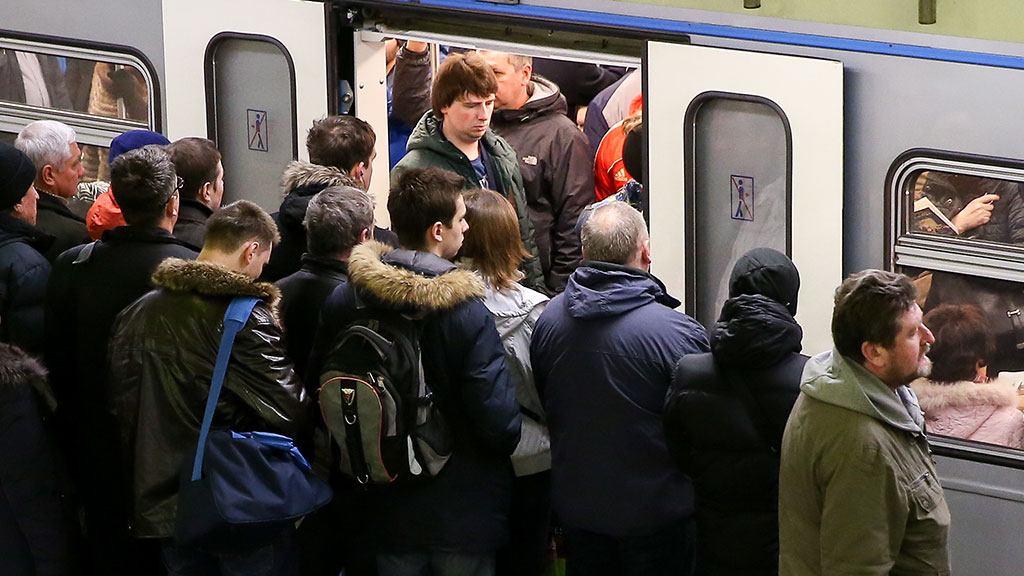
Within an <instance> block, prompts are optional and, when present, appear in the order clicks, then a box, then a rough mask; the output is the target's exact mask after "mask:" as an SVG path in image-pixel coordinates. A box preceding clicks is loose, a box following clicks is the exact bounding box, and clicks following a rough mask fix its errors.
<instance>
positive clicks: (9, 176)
mask: <svg viewBox="0 0 1024 576" xmlns="http://www.w3.org/2000/svg"><path fill="white" fill-rule="evenodd" d="M35 179H36V167H35V165H34V164H32V161H31V160H29V159H28V156H25V153H24V152H22V151H21V150H18V149H17V148H15V147H14V146H11V145H9V144H4V143H3V142H0V210H8V209H10V208H11V207H13V206H14V205H15V204H17V203H18V202H21V199H22V198H24V197H25V193H26V192H28V187H29V186H31V185H32V182H33V181H35Z"/></svg>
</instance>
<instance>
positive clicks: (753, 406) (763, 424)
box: [719, 367, 782, 458]
mask: <svg viewBox="0 0 1024 576" xmlns="http://www.w3.org/2000/svg"><path fill="white" fill-rule="evenodd" d="M719 370H721V371H722V373H723V374H725V379H726V381H728V382H729V384H730V385H731V386H732V389H733V390H734V391H735V392H736V395H737V396H739V399H740V402H742V403H743V406H744V407H745V408H746V409H747V414H749V415H750V419H751V420H752V421H753V422H754V427H755V428H757V431H758V432H759V433H760V434H761V440H762V441H763V442H764V443H765V444H767V445H768V450H769V451H771V453H772V454H773V455H775V457H776V458H778V457H779V452H780V451H781V450H782V446H781V444H778V443H776V442H773V441H771V440H770V438H772V436H773V431H772V427H771V425H770V422H769V421H768V415H767V414H766V413H765V410H764V409H763V408H762V407H761V406H759V405H758V402H757V400H756V399H755V398H754V395H753V394H752V393H751V392H750V389H749V388H747V386H746V384H744V383H743V382H742V381H741V380H740V378H739V375H738V374H736V371H734V370H728V369H725V368H721V367H720V368H719Z"/></svg>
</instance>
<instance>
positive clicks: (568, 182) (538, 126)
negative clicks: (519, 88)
mask: <svg viewBox="0 0 1024 576" xmlns="http://www.w3.org/2000/svg"><path fill="white" fill-rule="evenodd" d="M532 86H533V93H532V96H531V97H530V100H529V101H528V102H527V103H526V104H525V105H523V107H522V108H518V109H516V110H509V109H503V110H495V111H494V115H493V116H492V117H491V127H492V128H493V129H494V131H495V132H497V133H498V134H499V135H500V136H501V137H502V138H504V139H505V140H507V141H508V143H509V144H510V145H511V146H512V147H513V148H515V151H516V157H517V158H518V159H519V172H520V173H521V174H522V176H523V187H524V188H525V190H526V206H527V209H528V210H529V213H530V220H532V221H533V226H534V237H535V238H536V241H537V251H538V252H539V256H540V263H541V269H542V270H543V271H544V282H545V284H546V285H547V287H548V289H549V290H550V291H551V292H553V293H555V292H561V291H562V290H564V289H565V283H566V282H568V281H569V275H570V274H572V271H573V270H575V269H576V265H577V264H578V263H579V260H580V257H581V252H580V238H579V234H577V233H576V231H575V227H576V220H577V219H578V218H579V216H580V213H581V212H583V209H584V208H585V207H586V206H587V204H590V203H591V202H593V200H594V159H593V156H592V155H591V153H590V148H589V145H588V144H587V138H586V137H585V136H584V135H583V133H582V132H580V130H579V129H578V128H577V127H576V124H575V123H574V122H573V121H572V120H569V119H568V118H566V116H565V111H566V104H565V98H564V97H562V94H561V93H560V92H559V91H558V86H556V85H555V84H553V83H551V82H549V81H548V80H545V79H544V78H541V77H539V76H534V78H533V83H532Z"/></svg>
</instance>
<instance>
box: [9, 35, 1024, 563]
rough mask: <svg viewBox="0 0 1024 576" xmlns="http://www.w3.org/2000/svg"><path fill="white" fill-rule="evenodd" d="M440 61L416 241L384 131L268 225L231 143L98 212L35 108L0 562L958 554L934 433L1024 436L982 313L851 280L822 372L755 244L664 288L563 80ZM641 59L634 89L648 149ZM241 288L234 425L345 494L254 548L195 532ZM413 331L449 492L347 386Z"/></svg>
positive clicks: (904, 288) (21, 228) (415, 69)
mask: <svg viewBox="0 0 1024 576" xmlns="http://www.w3.org/2000/svg"><path fill="white" fill-rule="evenodd" d="M424 50H425V47H424V46H422V45H419V44H417V43H413V42H410V43H407V44H405V45H403V46H400V47H398V48H397V52H396V56H395V59H396V64H395V66H396V70H397V69H400V73H401V74H402V75H403V76H402V78H418V80H416V81H415V82H414V83H413V84H402V83H396V87H395V91H396V94H395V107H396V109H401V110H404V111H406V112H408V111H409V110H417V105H418V106H420V108H419V109H418V110H419V111H418V112H416V114H419V117H418V120H416V122H415V123H414V125H413V126H412V127H411V132H410V135H409V139H408V153H407V154H406V155H405V156H404V158H402V159H401V160H400V161H398V162H397V164H396V165H395V166H394V168H393V169H392V170H391V173H390V174H389V178H390V194H389V196H388V201H387V209H388V212H389V215H390V221H391V227H390V230H386V229H383V228H380V227H378V226H377V225H376V223H375V221H374V200H373V198H372V197H371V196H370V195H369V194H368V193H367V192H366V190H367V188H368V187H369V185H370V181H371V178H372V177H373V173H372V162H373V158H374V156H375V154H376V152H375V145H376V137H375V134H374V132H373V130H372V128H371V127H370V126H369V125H368V124H366V123H365V122H363V121H361V120H359V119H357V118H354V117H352V116H332V117H328V118H325V119H322V120H320V121H317V122H316V123H315V124H314V125H313V126H312V127H311V129H310V130H309V134H308V137H307V148H308V152H309V158H310V161H309V162H294V163H292V164H291V165H289V166H288V167H287V169H286V170H285V172H284V174H283V178H282V180H283V188H284V190H283V191H284V197H283V201H282V203H281V206H280V209H279V210H278V211H277V212H275V213H274V214H272V215H271V214H268V213H267V212H266V211H264V210H263V209H262V208H260V207H259V206H257V205H255V204H253V203H251V202H248V201H246V200H238V201H235V202H232V203H230V204H228V205H226V206H222V205H221V204H222V199H223V195H224V179H225V171H224V166H223V165H222V163H221V159H220V154H219V153H218V151H217V150H216V148H215V147H214V145H213V143H212V142H210V141H208V140H205V139H201V138H183V139H180V140H177V141H175V142H168V141H167V140H166V139H165V138H163V137H162V136H160V135H159V134H155V133H152V132H148V131H134V132H128V133H125V134H124V135H122V136H120V137H118V138H117V139H115V140H114V142H113V143H112V145H111V148H110V151H111V152H110V158H109V162H110V182H109V190H108V191H107V192H106V193H104V194H103V195H101V196H100V197H99V198H97V199H96V200H95V202H94V203H93V205H92V207H91V208H90V210H89V213H88V215H87V218H81V217H80V216H78V215H76V214H74V213H73V212H71V211H70V210H69V209H68V206H67V204H68V199H69V198H71V197H72V196H73V195H74V194H75V191H76V189H77V185H78V183H79V179H80V178H81V175H82V168H81V160H80V156H81V154H80V151H79V149H78V145H77V143H76V136H75V133H74V131H73V130H71V129H70V128H69V127H67V126H65V125H63V124H60V123H57V122H53V121H38V122H34V123H32V124H30V125H28V126H26V127H25V128H24V129H23V130H22V131H21V133H20V134H19V136H18V139H17V140H16V142H15V145H14V146H13V147H11V146H8V145H5V144H0V271H2V275H0V278H2V279H3V282H2V283H0V342H2V344H0V356H2V361H0V459H2V460H3V462H4V466H3V467H2V470H0V488H2V490H0V535H2V537H0V556H2V557H3V558H4V560H3V563H4V564H5V566H6V567H5V569H4V573H10V574H77V573H87V574H122V573H124V574H129V573H130V574H169V575H192V574H274V575H277V574H303V575H317V576H320V575H323V576H328V575H330V576H337V575H338V574H342V573H343V574H346V575H349V576H352V575H373V574H380V575H381V576H405V575H409V576H412V575H428V574H433V575H438V576H441V575H459V576H473V575H480V576H485V575H493V574H500V575H515V576H537V575H540V574H543V573H544V572H545V571H546V570H550V569H551V564H552V551H551V543H552V536H551V535H552V533H553V530H554V529H555V527H556V526H557V528H558V530H559V533H560V534H564V538H560V543H559V546H557V547H556V550H555V553H556V554H558V555H559V556H562V557H564V558H565V569H566V570H567V573H568V574H571V575H588V576H592V575H603V574H608V575H613V574H644V575H654V576H657V575H684V574H777V573H781V574H793V575H803V574H808V575H810V574H818V575H821V574H838V573H848V574H854V573H856V574H888V573H894V574H896V573H913V574H923V573H928V574H948V573H949V556H948V541H947V540H948V529H949V524H950V517H949V511H948V508H947V506H946V503H945V500H944V498H943V493H942V488H941V486H940V485H939V482H938V478H937V476H936V473H935V468H934V464H933V462H932V459H931V455H930V452H929V450H928V441H927V438H926V435H925V432H926V429H927V430H928V431H932V432H937V433H941V434H947V435H956V436H963V437H968V438H976V439H980V440H982V441H988V442H997V443H1003V444H1007V445H1011V446H1018V447H1019V446H1020V445H1021V443H1022V441H1024V440H1022V438H1024V417H1022V416H1021V412H1020V411H1019V410H1018V409H1017V407H1016V389H1015V388H1014V387H1013V386H1012V385H1011V384H1009V383H1007V382H1003V381H1001V380H998V379H997V380H994V381H991V382H989V380H988V377H987V374H986V372H985V359H986V357H987V355H988V354H990V352H991V351H990V348H991V344H990V341H991V338H990V337H988V336H986V326H985V324H984V318H983V315H981V314H979V313H977V311H974V310H971V309H970V308H969V307H939V308H936V309H935V310H932V311H930V312H929V314H928V315H924V316H923V315H922V311H921V309H920V308H919V306H918V301H917V300H918V299H917V291H916V288H915V286H914V284H913V283H912V282H911V281H910V280H909V279H908V278H907V277H905V276H903V275H901V274H896V273H891V272H883V271H878V270H868V271H864V272H861V273H858V274H854V275H852V276H850V277H849V278H847V279H846V280H845V281H844V282H843V283H842V285H841V286H839V288H838V289H837V291H836V296H835V309H834V313H833V318H832V335H833V340H834V343H835V348H834V349H833V350H831V351H828V352H824V353H821V354H818V355H816V356H814V357H810V358H809V357H808V356H806V355H803V354H801V350H802V346H801V339H802V330H801V327H800V325H799V324H798V323H797V322H796V320H795V315H796V312H797V301H798V292H799V286H800V276H799V272H798V271H797V269H796V267H795V266H794V264H793V262H792V261H791V260H790V259H789V258H788V257H787V256H785V255H784V254H781V253H779V252H777V251H774V250H771V249H767V248H761V249H755V250H753V251H751V252H748V253H747V254H745V255H743V256H742V257H741V258H740V259H739V260H738V261H737V262H736V264H735V266H734V268H733V270H732V274H731V276H730V277H729V279H728V296H729V298H728V299H727V300H726V302H725V305H724V307H723V308H722V311H721V315H720V317H719V320H718V321H717V322H716V323H715V324H714V325H713V326H708V327H707V328H705V327H704V326H701V325H700V324H699V323H698V322H696V321H695V320H694V319H692V318H690V317H689V316H687V315H685V314H683V313H681V312H679V311H677V310H676V308H678V307H679V305H680V302H679V301H678V300H676V299H675V298H673V297H672V296H671V295H670V294H668V293H667V290H666V288H665V286H664V284H662V283H661V281H659V280H658V278H657V277H655V276H653V275H652V274H651V273H650V266H651V261H652V253H653V250H654V248H655V247H652V246H651V241H650V237H649V235H648V232H647V226H646V223H645V221H644V218H643V216H642V214H641V212H640V211H638V210H637V209H636V208H635V207H633V206H632V205H631V202H629V200H631V199H634V200H635V199H636V198H637V195H635V194H633V193H630V192H629V191H628V190H627V191H626V193H625V194H623V195H621V196H620V195H619V194H617V193H616V190H612V191H611V193H610V194H605V195H603V196H601V197H600V198H598V196H599V194H598V193H596V192H595V189H594V170H595V165H594V153H595V152H596V151H595V150H593V149H592V148H591V147H590V146H589V145H588V139H587V136H586V135H585V133H584V132H583V131H581V130H580V129H579V127H578V126H577V125H576V123H574V122H573V121H572V120H571V119H570V116H571V115H572V114H573V113H574V111H570V109H569V107H568V106H567V104H566V99H565V97H564V96H562V95H561V93H560V90H559V88H558V86H557V85H556V84H555V83H554V82H551V81H550V80H547V79H544V78H541V77H539V76H534V75H533V74H532V70H533V63H532V62H531V60H530V59H529V58H526V57H520V56H516V55H509V54H503V53H493V52H480V53H477V52H465V53H450V54H448V56H447V57H446V58H445V59H444V61H443V63H441V65H440V66H439V67H438V68H437V70H436V71H435V70H432V69H431V67H430V66H429V62H428V61H427V59H426V58H425V57H424V56H423V54H424ZM396 73H397V72H396ZM634 76H635V78H633V80H630V78H632V77H634ZM431 77H432V78H431ZM638 78H639V75H638V74H631V75H627V76H626V77H624V78H622V79H620V80H619V81H618V82H616V83H614V84H610V86H609V88H610V91H609V92H608V93H607V99H606V102H607V101H609V100H614V101H617V102H620V105H621V107H622V108H623V109H624V110H626V112H624V113H622V114H620V115H619V117H618V119H614V118H613V120H614V121H612V122H610V124H611V127H610V128H609V129H610V130H611V131H614V130H624V129H623V126H624V125H625V126H626V128H628V130H625V131H623V134H622V136H624V137H623V138H619V137H618V136H616V137H615V138H614V139H617V140H620V141H621V140H625V142H620V145H621V146H625V147H628V146H629V137H630V134H633V132H634V130H633V129H634V128H635V127H636V126H638V125H639V122H638V118H639V117H632V118H631V119H627V117H628V116H629V113H628V112H629V110H630V108H632V112H633V113H638V112H639V111H638V110H637V109H636V102H637V99H636V96H635V95H630V94H629V89H628V88H623V87H624V86H625V87H628V86H630V85H631V82H632V83H635V82H636V80H638ZM396 82H397V81H396ZM406 82H408V80H406ZM424 83H427V85H429V88H430V89H429V90H422V89H419V90H411V89H410V90H405V92H406V94H405V95H404V96H400V95H398V94H397V92H398V91H400V88H401V87H402V86H406V87H408V86H419V87H422V86H423V85H424ZM624 93H625V94H624ZM403 97H404V98H406V99H405V100H401V99H402V98H403ZM400 100H401V102H400ZM417 102H418V104H417ZM584 104H585V102H584ZM591 104H592V103H591ZM631 104H632V105H631ZM495 108H497V110H495ZM591 114H593V112H591V113H588V114H587V116H588V117H590V116H591ZM597 114H598V115H599V116H600V119H601V120H602V121H604V122H606V123H608V120H609V118H608V117H607V115H605V114H604V113H603V112H600V111H599V112H597ZM624 119H626V121H625V122H622V121H623V120H624ZM606 127H607V126H606ZM638 134H642V132H638ZM633 138H634V139H635V138H636V136H635V135H634V136H633ZM606 139H607V138H606ZM599 144H600V143H599ZM635 145H636V144H635V141H634V144H633V146H635ZM616 165H618V164H617V163H616ZM620 169H621V170H625V169H624V168H615V169H614V170H616V171H618V170H620ZM640 170H641V168H640V167H639V166H637V163H636V162H635V159H634V160H633V164H632V167H630V168H629V172H628V173H626V174H627V176H628V174H629V173H632V174H636V175H639V174H641V172H640ZM228 176H230V175H228ZM613 176H616V175H614V174H613ZM620 176H621V175H617V176H616V177H615V178H611V180H619V179H622V178H620ZM632 180H633V179H632V177H626V178H625V179H624V182H625V184H624V185H623V187H627V185H628V184H629V183H630V181H632ZM633 183H634V184H635V182H633ZM619 190H621V188H620V189H619ZM607 196H610V197H611V199H608V198H606V197H607ZM598 200H602V201H601V202H599V203H598V202H597V201H598ZM591 204H593V205H594V206H591V207H589V209H588V206H589V205H591ZM585 209H586V210H585ZM584 215H585V217H584ZM656 248H658V249H660V250H667V249H669V248H670V247H656ZM271 282H272V283H271ZM240 297H252V298H256V299H257V300H258V302H257V304H256V305H255V308H254V309H253V311H252V313H251V315H250V316H249V318H248V319H247V320H246V322H245V324H244V326H243V328H242V329H241V331H240V332H239V333H238V335H237V336H236V340H235V343H234V347H233V348H232V351H231V356H230V361H229V364H228V370H227V372H226V376H225V378H224V393H223V394H222V395H221V396H220V400H219V402H217V404H216V409H215V412H214V415H213V425H214V427H215V428H217V429H231V430H234V431H236V432H244V431H268V432H275V433H279V434H282V435H285V436H288V437H290V438H292V439H294V441H295V443H296V445H297V446H299V447H300V449H301V451H302V453H303V454H304V455H305V457H306V460H308V461H309V462H310V463H311V466H312V472H313V473H314V474H316V475H318V476H320V477H322V478H323V479H324V480H326V481H329V483H330V485H331V487H332V488H333V491H334V499H333V500H332V502H331V503H330V504H329V505H327V506H326V507H323V508H321V509H319V510H317V511H316V512H313V513H312V514H310V515H308V516H306V517H305V518H303V519H302V520H301V521H299V522H297V523H295V524H292V525H289V527H288V528H287V529H286V530H284V531H282V532H281V533H280V534H278V535H276V536H275V538H274V539H273V541H272V542H270V543H269V544H266V543H263V544H261V545H259V546H254V547H252V548H251V549H246V550H242V551H233V552H231V553H226V552H221V551H214V550H210V549H206V548H204V547H202V546H195V545H189V544H185V543H182V542H179V541H178V540H176V538H175V524H176V521H178V496H179V491H180V485H179V478H180V471H181V468H182V465H183V463H190V462H191V460H190V456H191V453H192V452H193V451H194V450H195V445H196V442H197V439H198V437H199V431H200V427H201V423H202V421H203V410H204V405H205V403H206V398H207V395H208V394H209V390H210V381H211V378H212V374H213V372H214V366H215V363H216V360H217V354H218V342H219V341H220V334H221V332H222V331H223V330H224V320H223V318H224V316H225V311H226V310H227V308H228V306H229V304H230V303H231V302H232V301H233V300H234V299H236V298H240ZM393 317H402V318H406V319H408V320H410V321H411V322H414V325H415V326H416V340H417V346H416V348H417V350H418V358H419V359H420V365H419V366H418V369H419V372H420V378H422V380H423V381H424V382H425V385H426V387H427V388H428V389H429V391H430V393H429V394H428V395H427V396H426V397H424V398H416V399H415V400H417V401H425V400H429V405H430V406H431V409H436V411H437V412H438V413H439V414H440V415H441V417H443V422H444V427H445V430H446V436H445V438H446V440H447V443H446V446H445V449H444V450H439V452H444V454H443V456H444V458H443V460H442V461H441V462H442V464H439V465H438V466H437V468H435V469H430V470H429V474H427V475H428V476H430V477H429V478H426V479H421V480H422V481H418V482H407V483H403V482H396V483H394V485H371V484H368V483H367V482H366V477H364V476H360V475H358V474H351V471H352V470H353V465H352V463H351V462H342V461H341V460H342V458H343V456H342V455H343V454H349V453H350V452H349V450H351V449H352V446H351V445H341V446H339V444H338V442H337V437H336V436H335V435H334V434H333V433H332V432H331V430H334V429H335V428H332V426H331V425H330V424H329V423H327V422H325V419H326V418H328V417H329V416H328V414H329V411H328V410H327V409H326V408H323V409H321V407H320V406H319V405H318V404H319V394H320V390H321V386H322V385H323V384H324V382H323V379H322V374H323V372H324V371H325V370H326V366H328V365H333V364H332V362H335V361H336V360H337V359H336V358H334V357H333V356H332V355H334V354H335V351H336V349H337V346H338V344H339V341H340V340H341V339H343V338H344V337H346V336H347V335H349V334H350V333H351V332H352V326H353V323H355V322H366V321H367V320H369V321H377V322H385V320H384V319H386V318H393ZM933 332H934V335H933ZM933 344H934V347H932V345H933ZM929 349H931V350H932V352H931V354H932V356H933V357H934V358H935V370H934V371H932V372H931V376H930V378H931V380H928V379H927V378H928V377H929V368H930V366H931V361H930V360H929V357H928V355H927V354H928V353H929ZM342 360H344V359H342ZM383 389H384V388H383V385H382V387H381V390H383ZM915 391H916V393H917V394H915ZM405 400H408V398H405V399H403V401H405ZM922 409H923V410H922ZM965 412H966V413H969V414H970V415H971V419H969V420H968V419H966V418H965V417H964V413H965ZM346 422H347V421H346ZM353 422H354V420H353ZM353 422H347V423H348V424H349V425H352V424H353ZM420 423H422V422H420ZM382 434H383V432H382ZM409 438H410V446H409V454H410V462H408V463H407V465H408V467H409V468H415V466H414V464H416V463H415V462H412V460H413V455H414V452H415V453H416V454H420V453H421V451H422V449H418V450H417V451H414V450H413V447H412V444H411V442H412V440H411V438H412V436H409ZM363 441H364V446H370V444H365V443H366V442H367V441H368V440H366V439H365V438H364V439H363ZM355 451H357V452H358V450H355Z"/></svg>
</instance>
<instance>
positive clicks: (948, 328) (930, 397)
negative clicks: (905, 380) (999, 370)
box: [911, 304, 1024, 448]
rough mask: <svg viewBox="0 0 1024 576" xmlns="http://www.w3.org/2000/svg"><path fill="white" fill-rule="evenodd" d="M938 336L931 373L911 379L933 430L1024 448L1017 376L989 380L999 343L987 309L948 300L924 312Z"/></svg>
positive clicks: (1022, 419)
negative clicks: (996, 347)
mask: <svg viewBox="0 0 1024 576" xmlns="http://www.w3.org/2000/svg"><path fill="white" fill-rule="evenodd" d="M924 324H925V326H927V327H928V329H929V330H931V331H932V334H934V335H935V344H933V345H932V349H931V352H929V353H928V356H929V357H930V358H931V359H932V372H931V375H929V376H928V377H926V378H918V379H917V380H914V381H913V382H912V383H911V387H912V388H913V389H914V393H915V394H917V399H918V401H919V402H920V404H921V409H922V410H924V425H925V429H926V430H927V431H928V433H929V434H939V435H942V436H953V437H954V438H965V439H967V440H975V441H977V442H987V443H989V444H1001V445H1003V446H1010V447H1011V448H1024V414H1022V413H1021V411H1020V410H1018V409H1017V403H1018V391H1017V390H1018V388H1017V383H1018V382H1017V379H1015V378H1011V377H1009V376H1003V375H997V376H996V377H995V378H993V379H991V380H990V379H989V378H988V359H989V358H991V357H992V355H993V353H994V350H995V341H994V339H993V337H992V334H991V332H990V331H989V328H988V317H987V316H986V315H985V311H984V310H982V309H981V308H978V307H977V306H972V305H970V304H943V305H941V306H938V307H936V308H933V309H931V310H929V311H928V313H927V314H925V315H924Z"/></svg>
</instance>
